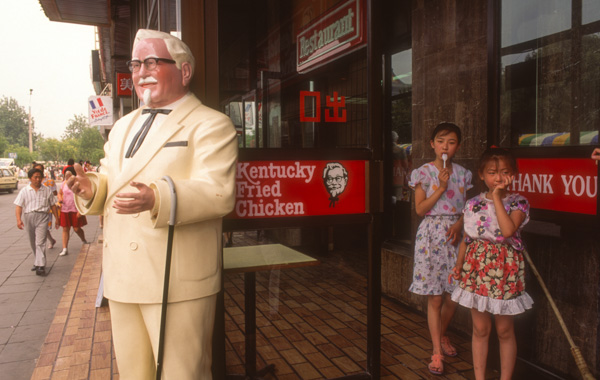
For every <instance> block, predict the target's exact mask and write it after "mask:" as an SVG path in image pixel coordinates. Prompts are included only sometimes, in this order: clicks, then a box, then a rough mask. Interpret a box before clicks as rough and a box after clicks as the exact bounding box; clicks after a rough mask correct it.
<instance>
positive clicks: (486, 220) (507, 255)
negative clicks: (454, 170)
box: [449, 148, 533, 380]
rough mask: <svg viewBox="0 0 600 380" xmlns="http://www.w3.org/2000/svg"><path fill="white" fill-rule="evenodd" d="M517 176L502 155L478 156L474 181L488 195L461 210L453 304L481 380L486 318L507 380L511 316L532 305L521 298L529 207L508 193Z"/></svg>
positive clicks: (513, 345) (493, 151)
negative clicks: (465, 315)
mask: <svg viewBox="0 0 600 380" xmlns="http://www.w3.org/2000/svg"><path fill="white" fill-rule="evenodd" d="M516 174H517V163H516V161H515V159H514V158H513V157H512V155H511V154H510V153H509V152H508V151H507V150H504V149H500V148H489V149H488V150H486V151H485V152H484V153H483V155H482V157H481V160H480V163H479V177H480V178H481V180H482V181H483V182H484V183H485V185H486V187H487V192H485V193H481V194H479V195H477V196H475V197H474V198H472V199H469V200H468V201H467V204H466V205H465V208H464V226H465V237H464V239H463V241H462V242H461V244H460V247H459V254H458V259H457V261H456V266H455V267H454V269H453V272H454V273H453V275H452V277H453V279H455V280H459V286H458V287H456V289H455V290H454V292H453V293H452V300H454V301H455V302H458V303H459V304H460V305H462V306H465V307H468V308H470V309H471V316H472V318H473V337H472V340H473V342H472V350H473V367H474V371H475V378H476V379H480V380H483V379H485V368H486V361H487V353H488V341H489V337H490V332H491V330H492V317H491V315H492V314H493V315H494V321H495V324H496V332H497V334H498V340H499V341H500V362H501V379H510V378H511V377H512V374H513V370H514V367H515V361H516V357H517V341H516V338H515V331H514V321H513V318H514V317H513V316H514V315H515V314H520V313H523V312H524V311H525V310H527V309H530V308H531V305H532V304H533V301H532V299H531V297H529V295H528V294H527V293H525V278H524V272H525V262H524V256H523V250H524V249H525V247H524V245H523V241H522V239H521V230H522V228H523V226H524V225H525V224H526V223H527V222H528V221H529V202H528V201H527V199H525V198H524V197H523V196H521V195H519V194H515V193H509V192H508V191H507V187H508V186H510V184H511V183H512V181H513V179H514V176H515V175H516ZM450 280H451V278H449V281H450Z"/></svg>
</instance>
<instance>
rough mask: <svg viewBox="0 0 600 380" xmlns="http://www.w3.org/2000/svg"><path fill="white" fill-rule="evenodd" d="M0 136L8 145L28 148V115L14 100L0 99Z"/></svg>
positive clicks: (4, 97)
mask: <svg viewBox="0 0 600 380" xmlns="http://www.w3.org/2000/svg"><path fill="white" fill-rule="evenodd" d="M32 124H33V121H32ZM32 129H34V127H33V126H32ZM0 134H1V135H2V136H4V137H5V138H6V140H7V141H8V143H9V144H15V145H22V146H24V147H29V114H28V113H27V112H25V108H24V107H21V106H20V105H19V103H17V101H16V100H15V99H14V98H7V97H6V96H3V97H2V98H1V99H0Z"/></svg>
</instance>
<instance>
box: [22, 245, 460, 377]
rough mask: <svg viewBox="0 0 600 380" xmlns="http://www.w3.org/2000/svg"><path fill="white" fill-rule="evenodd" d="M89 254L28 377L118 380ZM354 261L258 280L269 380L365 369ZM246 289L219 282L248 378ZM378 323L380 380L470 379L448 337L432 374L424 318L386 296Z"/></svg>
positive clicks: (234, 362)
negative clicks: (439, 367)
mask: <svg viewBox="0 0 600 380" xmlns="http://www.w3.org/2000/svg"><path fill="white" fill-rule="evenodd" d="M255 236H256V234H250V233H248V234H243V233H239V234H237V233H236V234H234V244H235V245H248V244H256V243H257V242H256V241H255V239H254V238H255ZM260 243H261V244H263V243H267V242H264V241H261V242H260ZM88 247H89V248H85V249H84V250H82V252H81V253H80V254H79V257H78V259H77V262H76V264H75V267H74V269H73V272H72V274H71V278H70V280H69V283H68V285H67V287H66V289H65V292H64V295H63V298H62V300H61V302H60V305H59V308H58V310H57V312H56V316H55V318H54V321H53V323H52V327H51V328H50V332H49V334H48V336H47V338H46V342H45V343H44V347H43V349H42V353H41V355H40V358H39V360H38V363H37V367H36V370H35V371H34V374H33V377H32V380H42V379H102V380H104V379H118V378H119V376H118V369H117V366H116V361H115V360H114V357H113V351H112V346H111V332H110V314H109V311H108V307H101V308H96V307H95V300H96V294H97V289H98V283H99V280H100V266H101V265H100V262H101V244H98V243H96V244H92V245H90V246H88ZM352 255H356V253H348V252H337V253H335V254H328V255H327V256H324V257H317V258H318V259H319V260H321V265H319V266H315V267H306V268H298V269H290V270H282V271H271V272H266V273H257V283H256V284H257V288H256V308H257V310H256V314H257V319H256V322H257V352H258V359H257V367H258V368H262V367H263V366H264V365H265V364H275V365H276V377H274V376H272V375H267V379H280V380H286V379H325V378H334V377H338V376H342V375H348V374H354V373H358V372H362V371H363V369H364V368H366V354H365V350H366V315H365V311H366V287H367V283H366V278H365V277H364V276H363V275H361V274H360V273H359V272H360V270H358V271H357V270H356V266H355V265H353V264H352V263H351V260H352ZM359 259H360V258H359ZM243 289H244V281H243V275H241V274H235V275H234V274H229V275H226V276H225V306H226V339H227V341H226V348H227V353H226V355H227V356H226V365H227V373H228V374H233V373H243V372H244V365H243V362H244V359H243V358H244V335H243V329H244V294H243ZM381 320H382V326H381V334H382V337H381V363H382V366H381V375H382V377H381V378H382V379H386V380H387V379H423V378H424V379H429V378H436V379H444V378H447V379H466V378H470V377H472V371H471V372H470V376H469V371H470V369H471V364H470V358H471V353H470V351H469V347H470V342H469V341H468V340H466V339H464V338H463V337H460V336H456V335H452V334H451V337H452V339H453V342H454V344H455V345H456V346H457V348H458V350H459V352H460V355H459V356H458V357H456V358H447V361H446V364H445V367H446V372H445V376H433V375H431V374H430V373H429V372H428V371H427V363H428V362H429V357H430V355H431V344H430V343H429V339H428V334H429V333H428V330H427V323H426V320H425V318H424V317H423V316H421V315H420V314H417V313H414V312H412V311H410V310H408V309H406V308H404V307H403V306H401V305H399V304H398V303H396V302H394V301H392V300H389V299H386V298H384V299H383V300H382V318H381Z"/></svg>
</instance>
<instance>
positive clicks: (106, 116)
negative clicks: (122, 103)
mask: <svg viewBox="0 0 600 380" xmlns="http://www.w3.org/2000/svg"><path fill="white" fill-rule="evenodd" d="M88 114H89V119H90V125H91V126H97V125H113V101H112V97H110V96H90V97H89V98H88Z"/></svg>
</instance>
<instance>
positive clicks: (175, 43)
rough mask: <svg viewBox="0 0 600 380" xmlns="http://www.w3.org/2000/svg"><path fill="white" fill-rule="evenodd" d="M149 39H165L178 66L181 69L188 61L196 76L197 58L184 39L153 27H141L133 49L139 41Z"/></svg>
mask: <svg viewBox="0 0 600 380" xmlns="http://www.w3.org/2000/svg"><path fill="white" fill-rule="evenodd" d="M147 39H160V40H163V41H165V45H166V46H167V51H168V52H169V54H171V58H173V60H174V61H175V62H176V63H175V65H176V66H177V68H178V69H179V70H181V64H182V63H184V62H188V63H189V64H190V66H191V67H192V76H194V68H195V66H196V60H195V59H194V55H193V54H192V51H191V50H190V48H189V47H188V46H187V45H186V44H185V43H184V42H183V41H181V40H180V39H179V38H177V37H175V36H172V35H170V34H169V33H165V32H160V31H158V30H152V29H140V30H138V32H137V34H136V35H135V39H134V41H133V49H134V50H135V46H136V45H137V43H138V42H140V41H142V40H147Z"/></svg>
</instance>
